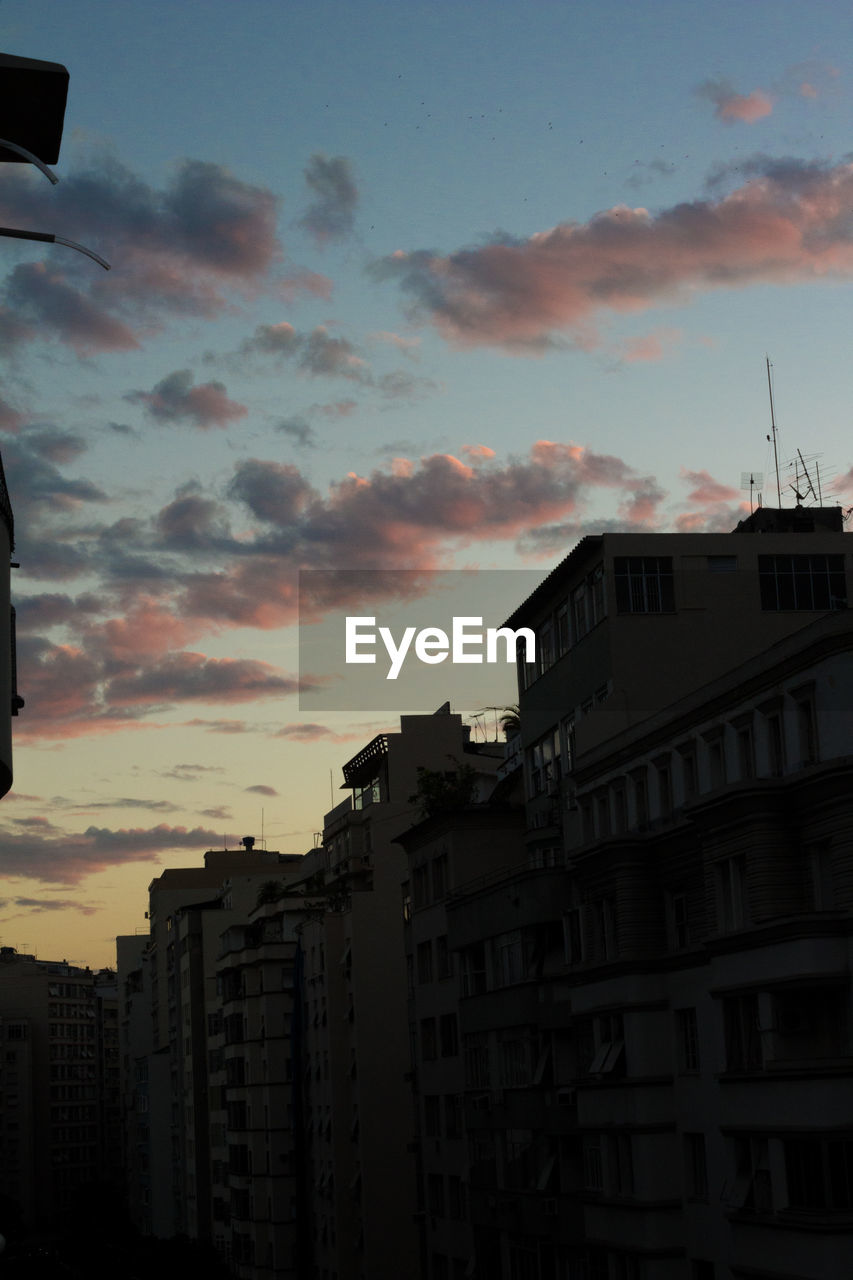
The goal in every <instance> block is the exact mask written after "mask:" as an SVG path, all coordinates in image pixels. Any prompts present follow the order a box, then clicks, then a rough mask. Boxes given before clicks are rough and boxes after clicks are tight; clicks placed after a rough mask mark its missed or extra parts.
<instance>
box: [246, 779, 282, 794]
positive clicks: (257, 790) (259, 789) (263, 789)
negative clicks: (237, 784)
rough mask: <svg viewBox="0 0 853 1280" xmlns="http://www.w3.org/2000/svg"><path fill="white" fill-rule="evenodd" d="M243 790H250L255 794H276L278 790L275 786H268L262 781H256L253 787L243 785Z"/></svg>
mask: <svg viewBox="0 0 853 1280" xmlns="http://www.w3.org/2000/svg"><path fill="white" fill-rule="evenodd" d="M243 790H244V791H251V792H252V793H253V794H254V795H257V796H277V795H278V792H277V791H276V789H275V787H268V786H266V785H265V784H264V783H262V782H258V783H256V784H255V786H253V787H244V788H243Z"/></svg>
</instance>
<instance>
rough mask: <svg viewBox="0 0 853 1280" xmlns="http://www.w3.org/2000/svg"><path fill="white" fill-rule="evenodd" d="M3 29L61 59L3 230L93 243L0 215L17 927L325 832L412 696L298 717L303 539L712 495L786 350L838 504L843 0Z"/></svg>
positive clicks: (727, 499)
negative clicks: (45, 122)
mask: <svg viewBox="0 0 853 1280" xmlns="http://www.w3.org/2000/svg"><path fill="white" fill-rule="evenodd" d="M0 49H2V51H3V52H6V53H13V54H18V55H21V56H25V57H34V58H41V59H46V60H50V61H56V62H60V63H63V64H64V65H65V66H67V67H68V69H69V72H70V76H71V80H70V89H69V97H68V106H67V111H66V117H65V131H64V136H63V143H62V151H61V156H60V160H59V162H58V163H57V164H56V165H55V166H54V168H55V170H56V174H57V176H58V177H59V179H60V181H59V183H58V185H57V186H55V187H52V186H51V185H50V184H49V183H48V182H47V180H46V179H45V178H44V177H43V176H42V175H40V174H39V173H37V172H36V171H35V170H34V169H32V168H31V167H29V166H25V165H12V164H6V165H2V166H0V225H5V226H11V227H22V228H30V229H33V230H40V231H48V232H53V233H56V234H59V235H63V236H65V237H67V238H70V239H72V240H74V241H77V242H78V243H81V244H83V245H86V246H87V247H89V248H91V249H93V250H95V251H96V252H97V253H99V254H100V255H101V256H102V257H103V258H105V259H106V260H107V261H108V262H109V263H110V264H111V270H110V271H109V272H105V271H104V270H102V268H101V267H100V266H98V265H97V264H96V263H95V262H93V261H92V260H91V259H89V258H86V257H83V256H82V255H80V254H77V253H75V252H73V251H72V250H70V249H68V248H65V247H62V246H59V245H55V246H47V245H44V244H36V243H25V242H23V241H20V240H11V239H2V240H0V255H2V258H0V278H2V285H0V453H2V458H3V463H4V467H5V472H6V478H7V483H8V487H9V491H10V495H11V500H12V505H13V509H14V513H15V525H16V551H15V559H16V561H17V562H18V563H19V564H20V568H17V569H15V570H14V571H13V581H12V587H13V600H14V603H15V605H16V608H17V613H18V672H19V687H20V692H21V694H22V695H23V697H24V698H25V700H26V707H25V709H24V710H23V712H22V713H21V715H20V717H19V718H18V719H17V720H16V721H15V727H14V768H15V783H14V787H13V790H12V791H11V792H10V793H9V795H8V796H6V797H5V798H4V799H3V800H2V809H0V875H2V884H1V885H0V942H2V944H3V945H11V946H17V947H18V948H19V949H21V950H27V951H34V952H36V953H37V954H38V955H39V956H41V957H43V958H45V959H62V958H66V959H68V960H70V961H72V962H75V963H79V964H90V965H92V966H98V967H100V966H105V965H111V964H114V956H115V950H114V939H115V936H116V935H117V934H124V933H133V932H134V931H143V930H144V929H145V927H146V926H145V920H144V912H145V909H146V907H147V887H148V884H149V883H150V881H151V879H152V878H153V877H154V876H156V875H158V874H159V873H160V872H161V871H162V870H163V869H164V868H166V867H177V866H195V865H200V864H201V859H202V854H203V851H204V850H205V849H206V848H210V847H222V845H223V841H227V843H228V845H229V847H233V846H234V845H235V844H236V843H237V841H238V840H239V838H240V837H241V836H243V835H247V834H254V835H256V836H258V837H260V836H261V834H262V833H263V835H264V837H265V838H266V841H267V844H268V846H269V847H270V848H277V849H279V850H281V851H282V852H289V853H294V852H296V853H299V852H304V851H305V850H306V849H308V848H310V847H311V845H312V843H313V840H314V833H315V832H317V831H319V830H320V829H321V828H322V824H323V814H324V812H325V811H327V810H328V809H329V808H330V807H331V805H332V803H333V802H334V803H337V802H338V801H339V799H341V798H342V795H343V793H342V792H341V791H340V789H339V788H340V785H341V781H342V778H341V772H340V770H341V765H342V764H343V763H344V762H345V761H346V760H347V759H349V758H350V757H351V756H352V755H353V754H355V752H356V751H357V750H358V749H359V748H360V747H361V746H362V745H363V744H364V743H365V742H366V741H368V740H369V739H370V738H371V737H373V736H374V735H375V734H376V733H378V732H381V731H384V730H386V729H388V728H393V727H394V723H395V717H394V715H393V714H390V713H389V712H388V711H377V712H376V713H375V714H373V715H371V714H370V713H363V712H362V713H358V714H356V713H354V712H346V711H336V712H334V711H333V712H323V713H321V714H315V713H313V712H310V713H308V712H305V711H300V708H299V697H298V686H299V652H298V649H299V646H298V631H297V620H298V614H297V575H298V571H299V570H300V569H308V570H324V571H327V572H328V571H333V572H332V573H331V578H332V579H333V580H335V581H339V582H340V591H341V593H342V595H341V599H344V598H345V599H346V600H349V599H353V600H355V598H356V597H355V596H354V595H352V594H351V593H352V584H353V582H355V581H357V578H356V575H355V573H354V571H359V572H361V571H364V570H376V569H383V570H401V569H404V570H407V571H412V570H414V571H419V572H420V573H424V574H425V573H427V571H430V572H431V571H434V570H439V569H440V570H445V569H466V570H484V569H500V570H515V569H524V570H526V571H527V574H528V575H529V573H530V572H531V571H532V570H535V571H537V572H541V573H542V574H543V575H544V574H545V573H546V572H547V571H548V570H549V569H550V568H551V567H553V565H554V564H555V563H557V562H558V561H559V560H560V559H561V558H562V557H563V556H564V555H565V554H567V552H568V551H569V550H571V548H572V546H573V545H574V544H575V543H576V542H577V540H578V538H579V537H581V536H583V534H585V533H590V532H596V531H603V530H608V529H625V530H628V529H647V530H653V531H661V532H668V531H676V530H717V529H730V528H732V527H733V525H734V523H735V522H736V521H737V519H739V518H740V516H741V515H742V514H743V512H744V510H745V509H746V510H748V505H749V492H748V490H744V489H743V488H742V477H743V475H744V473H745V472H746V473H749V472H762V473H763V474H764V476H765V481H764V486H763V487H764V491H765V494H766V500H767V501H768V503H772V501H773V498H774V491H775V476H774V474H773V455H772V450H771V446H770V444H769V443H768V439H767V433H768V431H769V429H770V409H769V401H768V390H767V374H766V367H765V359H766V357H768V356H769V358H770V360H771V362H772V367H773V390H774V401H775V411H776V421H777V424H778V427H779V456H780V461H781V463H782V477H781V483H782V485H783V488H784V490H785V494H786V497H785V498H784V499H783V501H784V502H785V504H786V505H787V504H788V503H789V502H790V503H793V497H792V495H791V493H790V490H789V489H788V488H787V485H788V483H789V482H790V481H791V480H792V478H793V477H792V476H791V474H790V473H789V471H788V469H787V463H788V461H789V460H790V459H792V458H793V457H794V456H795V454H796V451H797V449H799V450H801V451H802V453H803V455H804V456H805V457H806V459H807V460H811V461H812V462H813V461H817V462H818V465H819V469H820V475H821V478H822V487H823V494H824V499H825V500H833V501H837V502H840V503H841V504H842V505H844V506H845V509H846V507H847V506H850V505H852V504H853V444H851V443H850V430H849V418H850V398H851V397H850V392H851V388H850V367H851V366H850V353H849V342H850V339H849V333H850V323H849V316H850V306H851V301H853V293H851V280H853V157H852V156H851V151H850V147H851V137H853V133H851V128H850V126H851V92H853V85H851V69H850V54H851V51H853V11H851V9H850V6H849V4H846V3H841V2H839V3H835V2H830V0H823V2H821V0H818V3H809V4H805V3H800V2H799V0H788V2H787V3H784V4H780V3H778V0H772V3H763V2H762V0H752V3H750V4H749V5H743V4H742V3H740V2H738V3H728V2H727V0H718V2H717V3H714V4H711V5H708V4H707V3H701V4H700V3H693V2H692V0H673V2H671V3H670V2H668V0H646V3H644V4H642V5H637V4H635V3H624V2H622V0H596V3H594V4H593V3H586V2H585V0H573V2H568V0H567V2H565V3H559V2H557V0H551V2H549V3H525V4H522V3H520V2H515V0H513V2H512V3H500V0H490V2H489V3H485V0H481V2H480V3H471V2H469V3H463V2H461V0H456V2H454V3H444V2H438V3H430V4H421V3H411V4H407V5H405V6H404V5H391V4H388V3H387V2H385V3H374V2H372V0H359V3H358V4H352V3H329V2H328V0H312V3H310V4H307V3H302V2H301V0H289V2H288V3H283V2H281V0H279V2H278V3H272V2H271V0H242V2H241V3H240V4H235V3H233V0H232V2H230V3H229V2H228V0H198V2H197V3H194V4H192V5H175V4H174V3H172V2H171V0H169V2H166V0H149V3H147V4H145V5H128V4H124V5H113V4H108V3H106V0H77V3H75V4H74V5H57V4H56V3H47V2H46V0H0ZM336 571H344V572H336ZM414 577H415V578H417V577H418V574H417V573H416V574H415V575H414ZM406 580H407V581H411V575H407V576H406ZM425 580H426V579H425ZM519 581H520V582H524V583H525V584H526V583H527V582H528V581H529V578H527V577H521V576H520V577H519ZM528 590H529V588H528V587H527V586H526V585H525V588H524V590H523V591H521V592H520V594H519V599H518V600H515V599H508V600H507V605H508V606H509V607H508V610H507V611H509V609H510V608H512V607H514V606H515V604H517V603H518V602H519V601H520V599H521V598H523V596H524V595H526V594H527V593H528ZM338 603H340V600H339V601H338ZM362 606H363V607H364V608H365V609H368V606H369V610H368V611H369V612H376V611H379V612H381V609H382V607H383V602H382V600H379V601H377V600H376V599H373V601H372V603H371V601H370V599H366V600H360V601H359V607H362ZM304 675H305V673H304V672H303V676H304ZM435 680H436V686H435V687H436V699H435V702H436V705H438V704H440V703H441V702H442V701H443V699H444V696H445V695H444V694H443V693H442V692H441V679H440V672H439V670H438V668H436V676H435ZM504 698H505V701H506V702H512V701H513V700H514V692H513V686H512V681H511V679H509V678H507V684H506V692H505V695H504V697H501V696H499V695H496V702H497V703H501V702H502V701H504ZM405 709H406V708H402V707H401V708H400V710H405ZM454 709H456V710H459V711H462V712H463V713H466V714H471V713H473V712H474V711H476V710H477V708H475V707H466V706H461V705H458V703H455V704H454ZM477 723H478V725H489V724H493V714H491V718H490V716H486V717H485V718H481V719H480V721H478V722H477ZM480 731H481V730H480V729H479V728H478V729H477V732H480Z"/></svg>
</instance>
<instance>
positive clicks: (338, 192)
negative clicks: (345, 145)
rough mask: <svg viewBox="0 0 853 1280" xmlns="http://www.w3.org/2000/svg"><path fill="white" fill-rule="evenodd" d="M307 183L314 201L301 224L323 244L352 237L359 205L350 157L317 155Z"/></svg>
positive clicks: (311, 160)
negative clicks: (348, 158)
mask: <svg viewBox="0 0 853 1280" xmlns="http://www.w3.org/2000/svg"><path fill="white" fill-rule="evenodd" d="M305 181H306V182H307V183H308V186H309V187H310V189H311V192H312V194H313V196H314V199H313V201H312V203H311V205H310V206H309V208H308V210H307V212H306V213H305V215H304V216H303V217H302V218H300V219H299V225H300V226H301V227H304V228H305V230H306V231H308V232H310V234H311V235H312V236H313V237H314V239H315V240H316V242H317V243H318V244H319V245H324V244H327V243H328V242H330V241H332V240H344V239H346V237H347V236H348V235H350V234H351V232H352V229H353V226H354V223H355V211H356V207H357V205H358V188H357V187H356V185H355V179H354V177H353V172H352V165H351V164H350V162H349V160H347V158H346V156H324V155H322V154H321V153H317V154H316V155H313V156H312V157H311V159H310V161H309V163H308V167H307V168H306V170H305Z"/></svg>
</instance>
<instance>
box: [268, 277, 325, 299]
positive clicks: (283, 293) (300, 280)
mask: <svg viewBox="0 0 853 1280" xmlns="http://www.w3.org/2000/svg"><path fill="white" fill-rule="evenodd" d="M332 289H333V285H332V282H331V280H330V279H329V277H328V276H324V275H321V274H320V273H319V272H318V271H308V270H305V269H300V270H297V271H291V272H290V273H289V274H288V275H286V276H283V277H282V278H281V280H279V281H278V282H277V284H276V285H275V287H274V289H273V292H274V293H275V294H276V295H277V296H278V297H279V298H282V299H283V300H284V301H285V302H295V301H296V299H297V298H300V297H302V296H303V295H304V294H308V296H309V297H313V298H325V299H329V298H331V296H332Z"/></svg>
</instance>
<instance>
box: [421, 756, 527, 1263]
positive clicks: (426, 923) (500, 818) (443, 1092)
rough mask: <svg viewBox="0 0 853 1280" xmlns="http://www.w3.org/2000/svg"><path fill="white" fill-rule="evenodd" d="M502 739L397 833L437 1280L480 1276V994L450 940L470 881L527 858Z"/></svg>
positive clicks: (428, 1224)
mask: <svg viewBox="0 0 853 1280" xmlns="http://www.w3.org/2000/svg"><path fill="white" fill-rule="evenodd" d="M490 745H492V746H494V747H496V746H497V744H490ZM502 745H503V744H501V748H498V750H501V755H497V754H495V755H493V756H484V757H482V758H481V759H479V760H477V759H475V760H474V761H472V762H471V763H470V764H469V765H468V768H467V770H465V771H464V772H463V771H460V772H459V773H457V775H456V776H455V777H450V778H447V779H446V783H447V785H446V786H445V787H443V788H442V787H438V788H436V787H435V786H433V787H431V788H430V794H429V799H428V800H427V802H426V803H425V804H424V805H423V807H422V810H421V812H422V815H423V816H422V820H421V821H420V822H418V823H416V825H415V826H413V827H411V828H410V829H409V830H408V831H406V832H404V833H403V834H401V835H399V836H398V838H397V839H398V843H399V844H400V845H402V847H403V848H404V849H405V852H406V855H407V859H408V875H407V885H406V886H404V912H403V920H404V933H403V938H404V945H405V950H406V974H407V985H408V997H409V1008H408V1015H409V1036H410V1044H411V1054H412V1077H411V1078H412V1088H413V1091H414V1095H415V1123H416V1137H415V1154H416V1159H417V1163H418V1196H419V1201H418V1208H417V1221H418V1228H419V1236H420V1255H421V1256H420V1263H421V1269H420V1274H421V1275H422V1276H424V1277H426V1276H432V1277H436V1280H462V1277H465V1276H467V1275H470V1274H471V1272H470V1267H471V1266H472V1262H473V1258H474V1241H473V1237H472V1234H471V1226H470V1214H469V1203H468V1165H469V1154H468V1145H467V1142H466V1127H465V1123H464V1114H463V1098H464V1091H465V1066H464V1064H465V1059H464V1056H463V1043H462V1039H461V1036H460V1032H459V1002H460V996H462V995H465V996H467V995H469V994H471V992H472V990H473V988H474V987H475V986H476V984H477V976H476V975H475V974H473V973H471V972H470V971H466V972H465V973H464V974H460V971H459V967H458V965H457V963H456V956H455V953H454V952H453V951H452V950H451V949H450V944H449V940H448V924H447V903H448V901H449V900H452V898H453V895H454V894H455V893H456V892H459V891H463V892H464V891H465V889H466V887H467V890H468V891H470V892H477V891H478V890H481V889H482V888H484V887H485V886H487V885H488V884H490V883H491V881H492V880H493V879H494V878H495V876H497V877H498V878H499V879H501V880H502V879H503V878H504V877H505V875H506V874H507V870H508V868H510V867H513V866H518V865H519V864H520V863H522V864H525V863H526V859H527V852H526V849H525V846H524V840H523V831H524V806H523V794H522V793H521V788H520V785H519V784H520V781H521V771H520V768H516V769H515V770H514V771H512V770H505V769H504V768H503V767H502V766H503V764H504V758H503V757H504V755H505V753H504V751H503V750H502ZM509 754H510V756H512V751H511V749H510V753H509ZM499 775H502V776H499ZM477 796H479V797H480V798H479V800H476V799H475V797H477Z"/></svg>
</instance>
